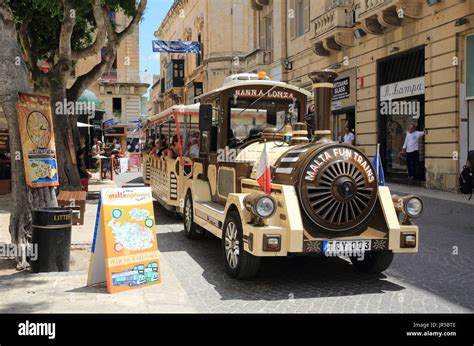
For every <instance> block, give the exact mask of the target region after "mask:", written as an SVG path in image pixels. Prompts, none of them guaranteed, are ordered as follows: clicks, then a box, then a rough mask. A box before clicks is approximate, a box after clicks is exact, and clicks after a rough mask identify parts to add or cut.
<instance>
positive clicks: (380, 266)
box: [350, 251, 393, 274]
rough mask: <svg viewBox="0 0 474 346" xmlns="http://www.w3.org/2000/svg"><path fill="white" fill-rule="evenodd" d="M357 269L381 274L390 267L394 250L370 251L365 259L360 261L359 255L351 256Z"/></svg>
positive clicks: (362, 271) (366, 272)
mask: <svg viewBox="0 0 474 346" xmlns="http://www.w3.org/2000/svg"><path fill="white" fill-rule="evenodd" d="M350 259H351V262H352V264H353V265H354V267H355V269H356V270H357V271H359V272H361V273H364V274H379V273H381V272H383V271H384V270H386V269H387V268H388V267H390V264H391V263H392V260H393V252H392V251H380V252H368V253H366V254H364V259H363V260H362V261H359V260H358V258H357V257H351V258H350Z"/></svg>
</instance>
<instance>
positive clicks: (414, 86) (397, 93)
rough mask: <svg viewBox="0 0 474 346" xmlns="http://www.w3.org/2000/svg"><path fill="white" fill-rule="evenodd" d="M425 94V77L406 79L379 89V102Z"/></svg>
mask: <svg viewBox="0 0 474 346" xmlns="http://www.w3.org/2000/svg"><path fill="white" fill-rule="evenodd" d="M424 93H425V77H418V78H413V79H408V80H404V81H400V82H396V83H391V84H386V85H382V86H381V87H380V101H388V100H395V99H403V98H408V97H412V96H417V95H423V94H424Z"/></svg>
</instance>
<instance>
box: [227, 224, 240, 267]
mask: <svg viewBox="0 0 474 346" xmlns="http://www.w3.org/2000/svg"><path fill="white" fill-rule="evenodd" d="M224 241H225V257H226V260H227V263H228V264H229V267H231V268H232V269H235V268H237V265H238V264H239V255H240V249H239V240H238V239H237V226H236V225H235V223H234V222H233V221H230V222H229V223H228V224H227V227H226V229H225V239H224Z"/></svg>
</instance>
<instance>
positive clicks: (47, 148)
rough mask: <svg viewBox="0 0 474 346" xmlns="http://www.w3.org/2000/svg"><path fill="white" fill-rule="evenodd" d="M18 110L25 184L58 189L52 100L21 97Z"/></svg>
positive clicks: (39, 97)
mask: <svg viewBox="0 0 474 346" xmlns="http://www.w3.org/2000/svg"><path fill="white" fill-rule="evenodd" d="M16 110H17V113H18V121H19V128H20V139H21V147H22V151H23V167H24V170H25V180H26V183H27V184H28V186H30V187H32V188H38V187H45V186H58V185H59V180H58V169H57V161H56V147H55V144H54V131H53V119H52V117H51V104H50V98H49V97H48V96H40V95H33V94H26V93H20V94H19V96H18V102H17V104H16Z"/></svg>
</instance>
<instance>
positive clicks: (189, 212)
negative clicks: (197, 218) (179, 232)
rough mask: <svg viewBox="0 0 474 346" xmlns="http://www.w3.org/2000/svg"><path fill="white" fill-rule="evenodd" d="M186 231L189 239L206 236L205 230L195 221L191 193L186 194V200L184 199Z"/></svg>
mask: <svg viewBox="0 0 474 346" xmlns="http://www.w3.org/2000/svg"><path fill="white" fill-rule="evenodd" d="M183 220H184V231H185V232H186V237H188V238H189V239H200V238H202V237H203V236H204V234H205V231H204V229H203V228H202V227H200V226H198V225H197V224H196V223H195V222H194V215H193V198H192V196H191V193H190V192H188V193H187V194H186V200H185V201H184V217H183Z"/></svg>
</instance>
